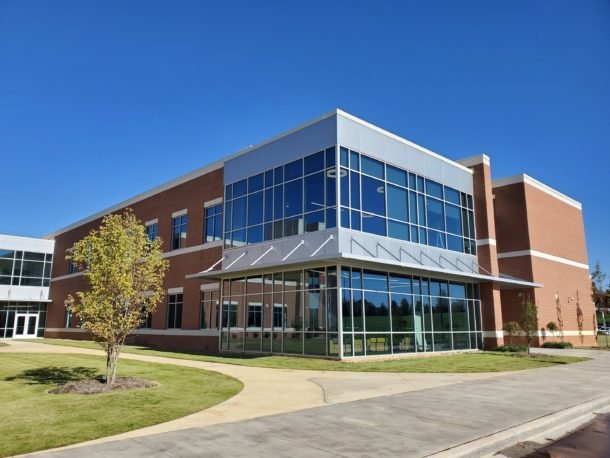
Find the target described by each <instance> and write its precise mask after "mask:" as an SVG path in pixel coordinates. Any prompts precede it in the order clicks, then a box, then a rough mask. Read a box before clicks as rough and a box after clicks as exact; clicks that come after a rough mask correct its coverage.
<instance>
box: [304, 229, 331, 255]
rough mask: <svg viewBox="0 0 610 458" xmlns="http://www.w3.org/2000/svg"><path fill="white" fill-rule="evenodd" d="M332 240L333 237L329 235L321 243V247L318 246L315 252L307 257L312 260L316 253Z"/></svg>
mask: <svg viewBox="0 0 610 458" xmlns="http://www.w3.org/2000/svg"><path fill="white" fill-rule="evenodd" d="M334 238H335V237H334V236H333V235H332V234H331V235H329V236H328V238H327V239H326V240H324V242H322V245H320V246H319V247H318V248H316V250H315V251H314V252H313V253H311V254H310V255H309V257H310V258H313V257H314V256H315V255H317V254H318V252H319V251H320V250H321V249H322V248H324V247H325V246H326V244H327V243H328V242H330V241H331V240H332V239H334Z"/></svg>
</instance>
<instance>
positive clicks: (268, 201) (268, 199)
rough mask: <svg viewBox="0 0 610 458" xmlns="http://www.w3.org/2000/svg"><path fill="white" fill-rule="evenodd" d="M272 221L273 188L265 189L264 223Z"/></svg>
mask: <svg viewBox="0 0 610 458" xmlns="http://www.w3.org/2000/svg"><path fill="white" fill-rule="evenodd" d="M268 221H273V188H267V189H265V222H268Z"/></svg>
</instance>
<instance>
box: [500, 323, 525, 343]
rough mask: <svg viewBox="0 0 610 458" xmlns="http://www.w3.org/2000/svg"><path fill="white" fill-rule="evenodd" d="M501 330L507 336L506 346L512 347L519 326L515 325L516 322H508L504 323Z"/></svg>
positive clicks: (519, 329) (519, 328)
mask: <svg viewBox="0 0 610 458" xmlns="http://www.w3.org/2000/svg"><path fill="white" fill-rule="evenodd" d="M502 330H503V331H504V332H505V333H506V335H507V336H508V344H509V345H511V346H512V344H513V336H514V335H517V334H518V333H519V332H521V326H519V323H517V322H516V321H509V322H507V323H504V326H503V327H502Z"/></svg>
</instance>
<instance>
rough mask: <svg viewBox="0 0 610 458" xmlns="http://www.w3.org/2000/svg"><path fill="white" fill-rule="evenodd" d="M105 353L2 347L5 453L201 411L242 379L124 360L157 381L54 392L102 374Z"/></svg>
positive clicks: (127, 371)
mask: <svg viewBox="0 0 610 458" xmlns="http://www.w3.org/2000/svg"><path fill="white" fill-rule="evenodd" d="M104 367H105V360H104V358H102V357H97V356H89V355H67V354H61V355H59V354H39V353H0V406H1V407H2V414H1V415H0V437H1V439H0V456H10V455H15V454H20V453H27V452H33V451H35V450H43V449H48V448H53V447H59V446H63V445H68V444H74V443H77V442H82V441H86V440H90V439H96V438H99V437H104V436H110V435H113V434H118V433H122V432H125V431H129V430H132V429H136V428H141V427H144V426H150V425H154V424H157V423H162V422H165V421H169V420H172V419H174V418H179V417H183V416H185V415H188V414H191V413H194V412H198V411H200V410H203V409H205V408H208V407H210V406H213V405H215V404H218V403H220V402H222V401H224V400H225V399H228V398H230V397H231V396H234V395H235V394H237V393H239V391H241V389H242V384H241V382H239V381H238V380H236V379H234V378H231V377H228V376H226V375H222V374H219V373H216V372H210V371H204V370H199V369H192V368H186V367H180V366H174V365H169V364H153V363H145V362H139V361H127V360H123V361H121V362H120V364H119V368H118V374H119V375H120V376H127V375H129V376H135V377H141V378H144V379H147V380H152V381H156V382H158V383H159V384H160V385H159V386H158V387H154V388H146V389H138V390H131V391H115V392H109V393H103V394H97V395H78V394H61V395H57V394H49V393H47V390H49V389H51V388H53V387H55V386H58V385H62V384H64V383H66V382H68V381H71V380H77V379H81V378H90V377H91V375H92V374H93V373H95V374H98V375H101V374H103V369H104Z"/></svg>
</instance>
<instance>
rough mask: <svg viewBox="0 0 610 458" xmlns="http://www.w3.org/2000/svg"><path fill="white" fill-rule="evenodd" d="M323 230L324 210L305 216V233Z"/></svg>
mask: <svg viewBox="0 0 610 458" xmlns="http://www.w3.org/2000/svg"><path fill="white" fill-rule="evenodd" d="M324 229H325V226H324V210H320V211H317V212H313V213H307V214H306V215H305V232H316V231H322V230H324Z"/></svg>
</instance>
